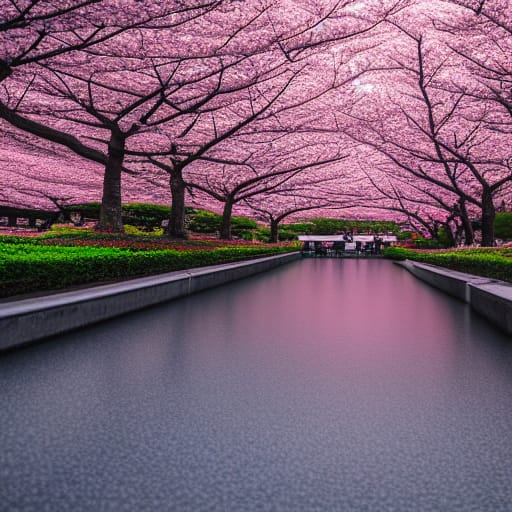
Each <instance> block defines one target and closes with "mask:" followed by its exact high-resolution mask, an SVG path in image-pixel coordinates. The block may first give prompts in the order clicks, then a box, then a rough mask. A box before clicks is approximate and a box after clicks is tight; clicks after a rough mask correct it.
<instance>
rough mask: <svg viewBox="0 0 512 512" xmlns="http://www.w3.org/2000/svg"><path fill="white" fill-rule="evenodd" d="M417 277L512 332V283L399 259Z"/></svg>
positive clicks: (500, 327)
mask: <svg viewBox="0 0 512 512" xmlns="http://www.w3.org/2000/svg"><path fill="white" fill-rule="evenodd" d="M397 263H398V264H399V265H401V266H403V267H404V268H406V269H407V270H408V271H409V272H411V274H413V275H414V276H416V277H417V278H419V279H421V280H423V281H425V282H427V283H429V284H430V285H432V286H435V287H436V288H439V289H440V290H443V291H444V292H446V293H448V294H450V295H452V296H453V297H456V298H458V299H460V300H463V301H464V302H467V303H468V304H469V305H470V306H471V308H472V309H473V310H475V311H476V312H477V313H478V314H480V315H481V316H483V317H485V318H486V319H487V320H489V321H490V322H491V323H492V324H494V325H495V326H496V327H498V328H499V329H500V330H502V331H504V332H506V333H507V334H509V335H512V284H511V283H506V282H504V281H498V280H496V279H490V278H487V277H478V276H474V275H472V274H465V273H463V272H456V271H455V270H450V269H446V268H442V267H436V266H434V265H428V264H426V263H419V262H416V261H411V260H405V261H401V262H397Z"/></svg>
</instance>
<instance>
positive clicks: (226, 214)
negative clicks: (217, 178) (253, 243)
mask: <svg viewBox="0 0 512 512" xmlns="http://www.w3.org/2000/svg"><path fill="white" fill-rule="evenodd" d="M232 213H233V200H232V199H231V198H228V199H227V200H226V202H225V203H224V210H223V212H222V224H221V226H220V238H221V239H222V240H231V215H232Z"/></svg>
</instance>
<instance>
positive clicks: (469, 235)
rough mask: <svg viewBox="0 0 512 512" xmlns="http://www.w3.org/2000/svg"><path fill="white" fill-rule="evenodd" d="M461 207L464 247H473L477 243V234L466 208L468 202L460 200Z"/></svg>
mask: <svg viewBox="0 0 512 512" xmlns="http://www.w3.org/2000/svg"><path fill="white" fill-rule="evenodd" d="M459 207H460V208H459V216H460V220H461V222H462V229H463V230H464V245H473V243H474V242H475V234H474V232H473V225H472V224H471V220H470V218H469V215H468V210H467V208H466V202H465V201H463V200H460V201H459Z"/></svg>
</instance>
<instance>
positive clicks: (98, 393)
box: [0, 259, 512, 511]
mask: <svg viewBox="0 0 512 512" xmlns="http://www.w3.org/2000/svg"><path fill="white" fill-rule="evenodd" d="M508 341H509V340H507V338H506V337H505V336H502V335H501V334H499V333H498V332H497V331H495V330H494V329H493V328H492V327H490V326H489V325H487V324H486V323H485V322H484V321H483V320H481V319H479V318H478V317H475V316H474V315H472V314H471V313H470V311H469V310H468V308H467V306H466V305H465V304H462V303H459V302H457V301H455V300H453V299H451V298H449V297H447V296H445V295H443V294H441V293H440V292H438V291H436V290H434V289H432V288H430V287H428V286H427V285H424V284H423V283H421V282H419V281H416V280H415V279H414V278H413V277H412V276H410V275H409V274H408V273H407V272H406V271H404V270H403V269H401V268H398V267H395V266H394V265H392V264H391V263H389V262H386V261H375V260H372V261H365V260H326V259H322V260H315V259H307V260H304V261H301V262H297V263H295V264H290V265H287V266H285V267H283V268H280V269H278V270H276V271H273V272H270V273H268V274H265V275H263V276H255V277H253V278H250V279H246V280H244V281H240V282H238V283H234V284H233V285H229V286H225V287H222V288H219V289H215V290H210V291H207V292H203V293H201V294H198V295H196V296H192V297H189V298H187V299H183V300H179V301H175V302H172V303H169V304H165V305H161V306H159V307H156V308H152V309H150V310H147V311H143V312H140V313H138V314H133V315H130V316H128V317H124V318H120V319H117V320H114V321H111V322H108V323H105V324H101V325H98V326H95V327H92V328H90V329H87V330H84V331H82V332H80V333H75V334H70V335H68V336H63V337H61V338H59V339H56V340H55V341H53V342H49V343H46V344H43V345H40V346H36V347H32V348H29V349H26V350H22V351H20V352H18V353H12V354H9V355H7V356H4V357H3V358H2V360H1V361H0V364H1V365H2V368H1V372H0V385H1V389H2V395H1V398H0V400H1V404H0V406H1V407H2V411H3V412H4V414H3V415H2V419H1V425H0V426H1V432H2V444H3V446H4V450H3V452H2V455H0V468H1V469H0V471H1V472H2V473H1V475H0V476H1V477H2V482H3V483H4V484H3V485H4V487H3V488H2V495H5V497H6V501H5V503H7V504H8V507H10V508H7V510H10V509H12V510H31V509H43V508H45V507H46V508H48V509H55V510H58V509H62V508H67V509H73V510H119V509H121V508H123V509H127V510H193V511H200V510H293V511H297V510H308V511H309V510H385V509H389V510H448V509H449V510H464V511H465V510H484V511H485V510H492V511H497V510H509V509H510V503H511V502H512V491H511V489H510V485H509V472H508V467H509V462H510V460H511V458H512V448H511V444H510V442H509V441H508V440H509V438H510V435H511V434H512V418H511V414H510V411H511V410H512V407H511V406H512V393H511V392H510V389H511V384H512V382H511V375H512V372H511V369H512V347H511V345H510V343H509V342H508ZM4 489H5V490H4ZM63 503H65V506H63Z"/></svg>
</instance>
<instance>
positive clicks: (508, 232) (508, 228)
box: [494, 212, 512, 240]
mask: <svg viewBox="0 0 512 512" xmlns="http://www.w3.org/2000/svg"><path fill="white" fill-rule="evenodd" d="M494 230H495V232H494V235H495V237H496V238H501V239H502V240H512V212H503V213H497V214H496V219H495V221H494Z"/></svg>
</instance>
